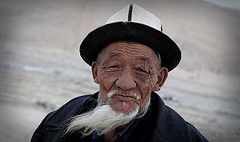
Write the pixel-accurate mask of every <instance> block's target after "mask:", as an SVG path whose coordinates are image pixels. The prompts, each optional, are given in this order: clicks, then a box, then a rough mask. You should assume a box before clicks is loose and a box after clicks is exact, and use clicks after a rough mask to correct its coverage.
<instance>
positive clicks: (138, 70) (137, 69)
mask: <svg viewBox="0 0 240 142" xmlns="http://www.w3.org/2000/svg"><path fill="white" fill-rule="evenodd" d="M136 71H137V72H140V73H148V71H147V70H145V69H143V68H136Z"/></svg>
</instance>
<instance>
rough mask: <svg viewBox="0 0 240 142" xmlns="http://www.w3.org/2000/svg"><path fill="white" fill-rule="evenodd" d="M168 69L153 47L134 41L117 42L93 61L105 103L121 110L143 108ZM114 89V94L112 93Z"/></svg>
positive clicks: (100, 93)
mask: <svg viewBox="0 0 240 142" xmlns="http://www.w3.org/2000/svg"><path fill="white" fill-rule="evenodd" d="M167 72H168V71H167V69H166V68H164V67H160V65H159V59H158V57H157V56H156V54H155V52H154V51H153V50H152V49H150V48H149V47H147V46H145V45H142V44H139V43H134V42H127V41H121V42H114V43H112V44H110V45H108V46H107V47H106V48H105V49H104V50H103V51H102V52H101V54H100V56H99V58H98V61H96V62H93V63H92V73H93V77H94V81H95V82H96V83H98V84H99V87H100V90H99V95H100V97H101V99H102V101H103V102H105V103H106V104H108V105H110V106H111V108H112V109H113V110H115V111H117V112H123V113H130V112H133V111H134V110H135V109H137V108H142V107H143V106H144V105H145V103H146V102H147V101H148V100H149V98H150V95H151V92H153V91H158V90H160V88H161V86H162V85H163V83H164V81H165V80H166V78H167ZM110 92H113V94H114V95H112V97H110V96H109V95H108V94H109V93H110Z"/></svg>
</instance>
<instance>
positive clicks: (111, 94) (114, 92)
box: [107, 90, 141, 101]
mask: <svg viewBox="0 0 240 142" xmlns="http://www.w3.org/2000/svg"><path fill="white" fill-rule="evenodd" d="M116 92H117V91H116V90H113V91H110V92H109V93H108V94H107V97H108V98H109V99H110V98H112V97H113V96H114V95H116ZM133 97H134V98H135V99H136V100H137V101H138V100H140V99H141V96H140V95H137V94H136V93H134V94H133Z"/></svg>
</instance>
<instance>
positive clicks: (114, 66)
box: [107, 64, 120, 69]
mask: <svg viewBox="0 0 240 142" xmlns="http://www.w3.org/2000/svg"><path fill="white" fill-rule="evenodd" d="M107 68H108V69H118V68H120V65H117V64H113V65H109V66H107Z"/></svg>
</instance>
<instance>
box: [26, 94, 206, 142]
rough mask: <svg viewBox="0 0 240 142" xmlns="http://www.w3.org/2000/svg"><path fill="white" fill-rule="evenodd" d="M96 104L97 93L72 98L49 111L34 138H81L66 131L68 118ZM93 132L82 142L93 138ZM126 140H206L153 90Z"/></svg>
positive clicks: (42, 141) (48, 141) (72, 141)
mask: <svg viewBox="0 0 240 142" xmlns="http://www.w3.org/2000/svg"><path fill="white" fill-rule="evenodd" d="M96 105H97V93H95V94H93V95H86V96H80V97H77V98H74V99H72V100H71V101H69V102H68V103H66V104H65V105H64V106H62V107H61V108H59V109H58V110H56V111H54V112H51V113H49V114H48V115H47V116H46V117H45V118H44V120H43V121H42V123H41V124H40V125H39V127H38V128H37V130H36V131H35V132H34V134H33V136H32V139H31V142H77V141H78V142H80V138H81V133H79V132H75V133H73V134H68V135H64V133H65V130H66V125H67V124H68V122H69V119H70V118H71V117H73V116H76V115H78V114H82V113H84V112H87V111H90V110H92V109H93V108H94V107H95V106H96ZM90 138H91V135H90V136H88V137H86V138H85V139H84V140H81V142H83V141H84V142H91V139H90ZM121 141H126V142H207V140H206V139H205V138H204V137H203V136H202V135H201V134H200V133H199V132H198V130H197V129H196V128H194V126H192V125H191V124H189V123H188V122H186V121H185V120H184V119H183V118H182V117H181V116H180V115H179V114H177V113H176V112H175V111H174V110H172V109H171V108H169V107H168V106H166V105H165V104H164V103H163V101H162V100H161V98H160V97H159V96H158V95H157V94H156V93H152V96H151V105H150V109H149V110H148V112H147V113H146V115H144V116H143V117H142V118H140V119H136V120H134V121H133V123H132V124H131V128H129V129H128V130H127V132H126V133H125V134H124V139H122V140H121Z"/></svg>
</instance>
